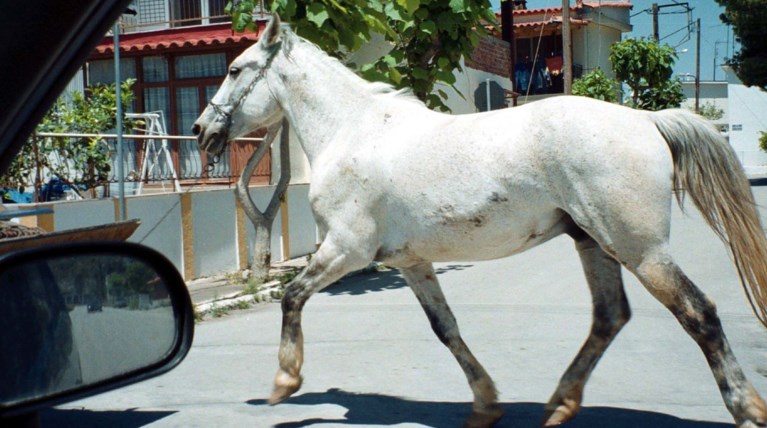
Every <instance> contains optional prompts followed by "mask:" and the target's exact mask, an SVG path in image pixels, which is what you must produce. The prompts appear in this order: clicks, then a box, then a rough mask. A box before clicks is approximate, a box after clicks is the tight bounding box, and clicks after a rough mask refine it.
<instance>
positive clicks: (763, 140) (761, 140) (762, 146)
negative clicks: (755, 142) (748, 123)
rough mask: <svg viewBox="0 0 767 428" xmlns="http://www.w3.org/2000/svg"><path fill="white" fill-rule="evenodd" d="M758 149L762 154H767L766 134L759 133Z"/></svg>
mask: <svg viewBox="0 0 767 428" xmlns="http://www.w3.org/2000/svg"><path fill="white" fill-rule="evenodd" d="M759 148H760V149H762V151H763V152H767V132H763V131H760V132H759Z"/></svg>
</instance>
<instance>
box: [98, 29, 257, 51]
mask: <svg viewBox="0 0 767 428" xmlns="http://www.w3.org/2000/svg"><path fill="white" fill-rule="evenodd" d="M259 30H260V31H261V30H263V26H262V27H260V28H259ZM260 31H259V33H260ZM259 33H253V32H245V33H234V32H233V31H232V24H231V23H222V24H214V25H204V26H195V27H182V28H172V29H166V30H159V31H146V32H140V33H126V34H121V35H120V52H121V53H128V52H140V51H154V50H159V49H177V48H186V47H202V46H220V45H225V44H239V43H248V44H250V43H253V42H255V41H256V40H258V35H259ZM95 53H96V54H112V53H114V42H113V38H112V36H107V37H104V39H103V40H102V41H101V43H99V44H98V45H97V46H96V49H95Z"/></svg>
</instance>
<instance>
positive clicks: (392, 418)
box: [247, 388, 732, 428]
mask: <svg viewBox="0 0 767 428" xmlns="http://www.w3.org/2000/svg"><path fill="white" fill-rule="evenodd" d="M247 403H248V404H250V405H254V406H261V405H266V400H262V399H254V400H249V401H247ZM286 403H289V404H298V405H307V406H312V405H322V404H335V405H338V406H341V407H344V408H346V409H347V412H346V414H345V415H344V418H338V419H324V418H311V419H304V420H301V421H294V422H283V423H280V424H277V425H275V427H276V428H298V427H305V426H308V425H322V424H335V425H378V426H380V425H383V426H392V425H398V424H420V425H424V426H429V427H440V428H441V427H456V426H460V425H462V423H463V421H465V420H466V418H467V417H468V416H469V413H470V412H471V403H468V402H462V403H456V402H434V401H413V400H408V399H405V398H401V397H392V396H388V395H381V394H363V393H360V394H357V393H352V392H347V391H343V390H340V389H336V388H333V389H329V390H327V391H326V392H310V393H306V394H302V395H299V396H296V397H292V398H290V399H289V400H288V401H286ZM501 405H502V406H503V409H504V412H505V413H504V416H503V418H501V420H500V421H499V422H498V423H497V424H496V425H495V426H497V427H539V426H540V425H541V420H542V418H543V413H544V404H543V403H508V402H507V403H501ZM564 426H565V427H567V428H593V427H604V428H640V427H641V428H646V427H654V428H730V427H732V424H727V423H721V422H707V421H694V420H688V419H681V418H678V417H676V416H672V415H666V414H663V413H657V412H650V411H643V410H634V409H622V408H616V407H584V408H582V409H581V411H580V413H579V414H578V416H577V417H576V418H575V419H573V420H572V421H570V422H568V423H566V424H565V425H564Z"/></svg>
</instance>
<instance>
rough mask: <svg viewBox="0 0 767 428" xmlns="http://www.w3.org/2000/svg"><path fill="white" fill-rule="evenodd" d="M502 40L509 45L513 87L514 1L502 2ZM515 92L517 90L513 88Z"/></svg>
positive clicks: (505, 0)
mask: <svg viewBox="0 0 767 428" xmlns="http://www.w3.org/2000/svg"><path fill="white" fill-rule="evenodd" d="M501 38H502V39H503V40H504V41H505V42H507V43H508V44H509V55H511V61H510V64H509V76H511V81H512V85H513V82H514V60H515V57H514V55H515V52H514V51H515V49H514V45H515V42H514V1H513V0H501ZM513 89H514V90H515V91H516V90H517V88H513Z"/></svg>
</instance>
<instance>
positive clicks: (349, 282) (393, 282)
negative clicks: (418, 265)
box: [321, 265, 473, 296]
mask: <svg viewBox="0 0 767 428" xmlns="http://www.w3.org/2000/svg"><path fill="white" fill-rule="evenodd" d="M472 266H473V265H447V266H440V267H439V268H437V269H435V273H436V274H437V275H442V274H443V273H446V272H450V271H460V270H464V269H468V268H470V267H472ZM401 287H407V283H406V282H405V279H404V278H403V277H402V274H401V273H400V271H399V270H398V269H388V270H382V271H366V272H361V273H356V274H353V275H349V276H347V277H345V278H343V279H341V280H339V281H338V282H336V283H334V284H332V285H330V286H329V287H327V288H326V289H324V290H323V291H321V292H322V293H326V294H330V295H331V296H338V295H352V296H356V295H360V294H367V293H375V292H379V291H386V290H393V289H397V288H401Z"/></svg>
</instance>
